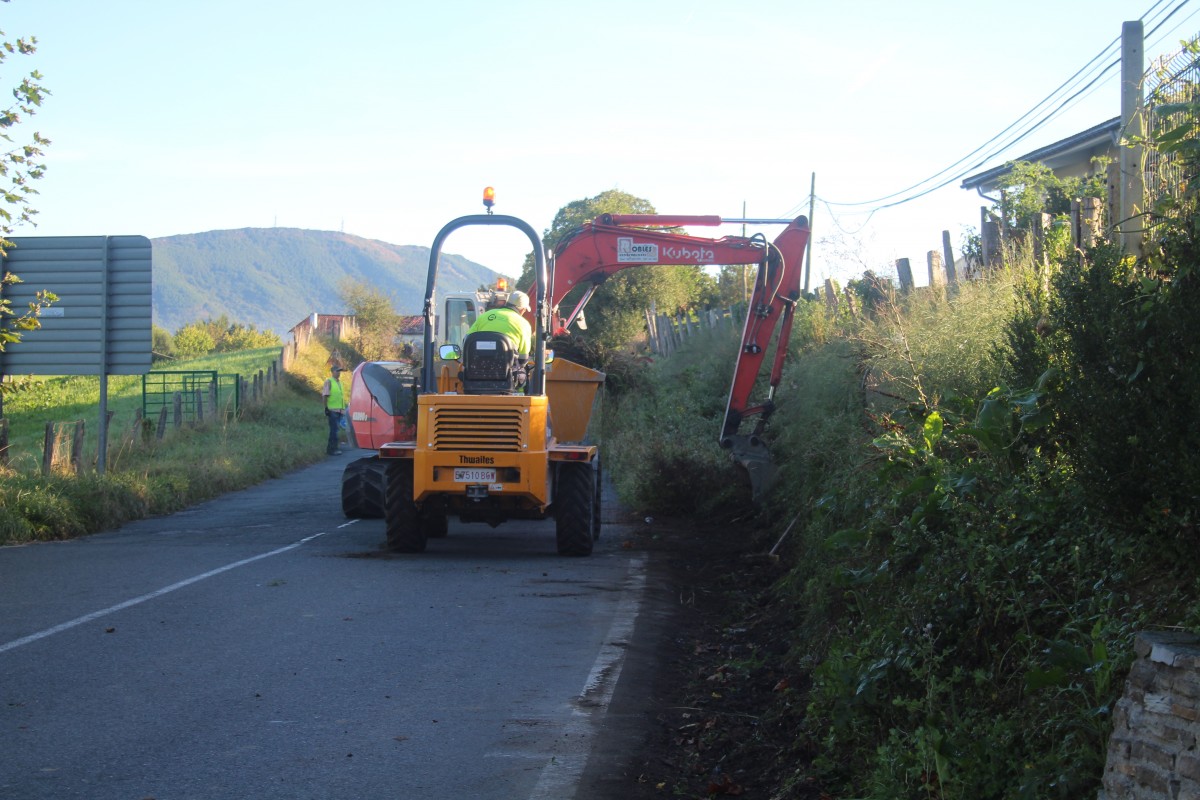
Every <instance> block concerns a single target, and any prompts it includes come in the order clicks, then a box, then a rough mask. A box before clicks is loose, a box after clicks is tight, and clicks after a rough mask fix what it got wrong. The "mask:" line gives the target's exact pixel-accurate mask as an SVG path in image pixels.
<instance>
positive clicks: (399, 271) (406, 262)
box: [151, 228, 499, 339]
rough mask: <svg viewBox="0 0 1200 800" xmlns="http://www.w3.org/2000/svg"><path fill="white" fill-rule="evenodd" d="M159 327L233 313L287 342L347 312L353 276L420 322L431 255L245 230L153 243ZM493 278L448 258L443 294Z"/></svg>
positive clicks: (313, 234)
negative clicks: (302, 328)
mask: <svg viewBox="0 0 1200 800" xmlns="http://www.w3.org/2000/svg"><path fill="white" fill-rule="evenodd" d="M151 245H152V247H153V250H152V252H153V258H154V323H155V324H156V325H161V326H162V327H164V328H166V329H167V330H169V331H171V332H174V331H175V330H177V329H178V328H180V327H181V326H183V325H186V324H187V323H189V322H194V321H196V320H201V319H208V318H215V317H219V316H221V315H222V314H226V315H228V317H229V319H230V321H231V322H241V323H244V324H248V325H250V324H252V325H256V326H257V327H258V328H259V329H266V330H273V331H275V332H276V333H278V334H279V335H280V336H281V337H283V338H285V339H286V338H287V332H288V331H289V330H291V328H292V327H294V326H295V325H296V324H297V323H298V322H300V321H301V320H303V319H304V318H305V317H306V316H308V315H309V314H312V313H313V312H317V313H321V314H341V313H345V311H346V309H345V308H344V306H343V305H342V301H341V298H340V297H339V296H338V285H339V284H340V283H341V282H342V280H343V279H345V278H351V279H353V280H355V281H360V282H363V283H366V284H369V285H371V286H376V287H378V288H379V289H380V290H382V291H383V292H385V293H386V294H388V295H389V296H391V297H392V299H393V301H394V303H395V308H396V311H397V312H398V313H400V314H417V313H420V311H421V306H422V303H423V300H424V297H425V282H426V276H427V273H428V270H429V248H428V247H419V246H416V245H395V244H388V243H387V242H381V241H377V240H374V239H363V238H361V237H358V236H351V235H349V234H345V233H335V232H332V231H309V230H301V229H298V228H242V229H241V230H232V231H209V232H208V233H191V234H184V235H181V236H165V237H163V238H161V239H152V240H151ZM497 274H499V273H497V272H495V271H494V270H492V269H490V268H488V267H485V266H483V265H482V264H476V263H475V262H474V261H468V260H467V259H465V258H463V257H462V256H456V255H450V254H448V253H445V252H443V253H442V259H441V266H440V267H439V269H438V289H439V290H445V291H462V290H465V291H470V290H472V289H476V288H478V287H479V286H480V285H489V284H492V283H493V282H494V281H495V278H496V275H497Z"/></svg>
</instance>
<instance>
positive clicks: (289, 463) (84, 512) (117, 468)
mask: <svg viewBox="0 0 1200 800" xmlns="http://www.w3.org/2000/svg"><path fill="white" fill-rule="evenodd" d="M278 354H279V349H278V348H266V349H263V350H252V351H246V352H242V353H233V354H223V355H220V356H208V357H205V358H201V359H193V360H190V361H187V362H182V363H177V364H173V365H172V368H173V369H216V370H218V371H219V372H221V373H231V372H241V373H242V374H246V375H247V377H248V376H249V374H251V373H254V372H257V371H258V370H260V369H265V368H266V367H267V366H268V365H269V364H270V362H271V360H272V359H274V358H276V357H277V356H278ZM328 358H329V350H328V348H327V347H325V346H324V345H322V344H319V343H314V344H313V345H311V346H310V347H309V348H308V349H307V350H306V351H305V352H304V353H302V354H301V356H300V357H299V358H298V359H297V360H296V362H295V363H294V364H293V365H292V368H291V371H289V372H288V373H285V374H283V375H281V378H280V381H279V383H278V385H276V386H274V387H270V388H269V390H268V392H267V395H266V397H265V399H264V400H263V401H262V402H260V403H258V404H253V403H249V402H246V403H244V404H243V408H242V411H241V413H240V414H239V415H237V416H236V417H233V416H228V417H226V416H219V417H216V418H211V417H210V418H209V419H208V420H207V421H206V422H205V423H204V424H201V425H186V426H184V427H181V428H179V429H174V428H171V427H169V429H168V431H167V433H166V435H165V436H164V438H163V439H162V440H158V439H157V438H156V437H155V436H154V433H153V431H150V430H147V429H146V428H144V427H143V428H137V429H135V428H133V426H132V421H133V419H134V413H135V410H136V409H138V408H140V407H141V403H142V401H141V379H140V378H130V377H119V378H110V379H109V398H108V399H109V403H108V404H109V410H110V411H113V412H115V413H114V417H113V422H112V423H111V428H110V431H109V452H108V464H107V470H106V471H105V473H104V474H97V473H96V471H95V468H94V465H95V462H96V449H95V441H96V440H95V432H94V431H95V427H96V423H97V422H98V419H99V407H98V403H99V380H98V379H97V378H81V377H67V378H53V379H42V380H37V381H33V382H31V384H30V386H29V387H27V388H26V389H24V390H23V391H20V392H18V393H16V394H15V395H10V396H9V398H8V399H6V401H5V415H6V416H7V417H8V418H9V420H10V426H11V430H12V434H11V441H12V445H11V448H10V449H11V451H12V457H11V459H10V464H9V466H8V468H6V469H3V470H0V544H14V543H19V542H26V541H34V540H46V539H62V538H68V537H72V536H79V535H82V534H87V533H92V532H95V531H98V530H103V529H106V528H111V527H114V526H116V525H119V524H121V523H122V522H126V521H128V520H132V519H138V518H141V517H145V516H148V515H155V514H164V513H169V512H172V511H176V510H178V509H180V508H183V507H185V506H188V505H191V504H193V503H196V502H199V501H202V500H206V499H209V498H211V497H215V496H217V495H219V494H222V493H224V492H228V491H232V490H236V489H241V488H244V487H246V486H250V485H253V484H255V483H258V482H260V481H263V480H266V479H268V478H273V477H278V476H280V475H283V474H284V473H286V472H288V471H290V470H293V469H296V468H297V467H300V466H304V465H306V464H310V463H313V462H315V461H318V460H320V459H321V458H324V443H325V437H326V435H327V428H326V426H325V420H324V418H323V417H322V416H321V414H320V409H319V402H318V399H317V390H318V389H319V387H320V385H321V381H322V380H323V378H324V375H325V372H326V363H327V360H328ZM73 419H84V420H85V421H86V422H87V424H88V428H89V429H90V431H91V433H90V436H89V440H88V448H87V449H86V453H87V454H88V456H87V468H85V471H84V474H83V475H80V476H75V475H73V474H68V473H66V472H64V471H61V470H60V471H56V473H55V474H52V475H49V476H42V475H41V474H40V465H41V444H42V436H43V431H44V429H45V424H46V422H47V421H54V422H65V421H70V420H73Z"/></svg>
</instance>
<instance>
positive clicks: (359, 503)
mask: <svg viewBox="0 0 1200 800" xmlns="http://www.w3.org/2000/svg"><path fill="white" fill-rule="evenodd" d="M386 499H387V463H386V462H383V461H380V460H379V457H378V456H370V457H368V458H360V459H357V460H355V461H351V462H350V463H349V464H347V465H346V469H344V470H343V471H342V513H343V514H345V515H346V516H347V517H349V518H350V519H380V518H382V517H383V504H384V502H385V501H386Z"/></svg>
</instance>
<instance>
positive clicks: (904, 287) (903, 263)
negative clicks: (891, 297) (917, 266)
mask: <svg viewBox="0 0 1200 800" xmlns="http://www.w3.org/2000/svg"><path fill="white" fill-rule="evenodd" d="M896 275H897V277H899V278H900V291H901V293H903V294H908V293H909V292H911V291H912V288H913V276H912V265H911V264H909V263H908V259H907V258H898V259H896Z"/></svg>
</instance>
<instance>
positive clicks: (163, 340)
mask: <svg viewBox="0 0 1200 800" xmlns="http://www.w3.org/2000/svg"><path fill="white" fill-rule="evenodd" d="M150 352H151V353H152V354H153V356H154V360H155V361H164V360H166V359H168V358H174V357H175V339H174V338H172V336H171V332H170V331H169V330H167V329H166V328H162V327H159V326H158V325H152V326H150Z"/></svg>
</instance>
